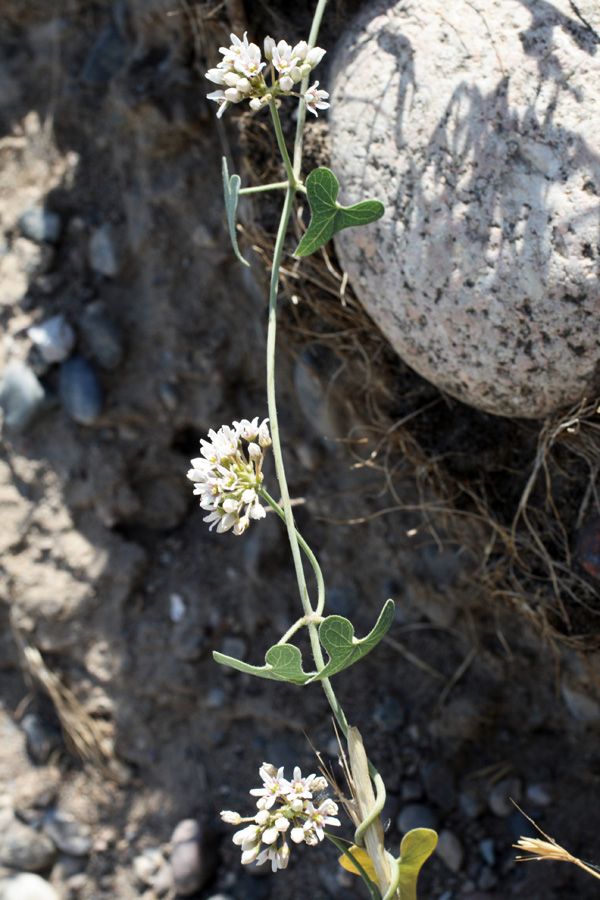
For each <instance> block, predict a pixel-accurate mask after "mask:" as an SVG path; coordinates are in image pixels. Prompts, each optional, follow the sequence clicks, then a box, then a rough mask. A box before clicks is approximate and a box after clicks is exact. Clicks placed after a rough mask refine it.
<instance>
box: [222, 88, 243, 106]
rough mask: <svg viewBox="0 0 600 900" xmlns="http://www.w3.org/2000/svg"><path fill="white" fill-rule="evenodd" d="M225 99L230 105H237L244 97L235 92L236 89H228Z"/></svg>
mask: <svg viewBox="0 0 600 900" xmlns="http://www.w3.org/2000/svg"><path fill="white" fill-rule="evenodd" d="M225 99H226V100H229V102H230V103H239V102H240V100H243V99H244V95H243V94H241V93H240V92H239V91H238V90H236V88H234V87H230V88H227V90H226V91H225Z"/></svg>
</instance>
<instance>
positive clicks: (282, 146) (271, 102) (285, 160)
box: [269, 97, 298, 189]
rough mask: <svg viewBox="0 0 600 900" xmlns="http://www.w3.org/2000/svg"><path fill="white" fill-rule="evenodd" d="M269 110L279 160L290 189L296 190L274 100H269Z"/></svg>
mask: <svg viewBox="0 0 600 900" xmlns="http://www.w3.org/2000/svg"><path fill="white" fill-rule="evenodd" d="M269 109H270V111H271V118H272V119H273V125H274V126H275V135H276V137H277V146H278V147H279V152H280V153H281V158H282V159H283V164H284V166H285V171H286V172H287V177H288V181H289V183H290V187H292V188H294V189H295V188H296V186H297V181H298V179H297V178H296V174H295V172H294V169H293V166H292V161H291V159H290V155H289V153H288V150H287V147H286V146H285V138H284V137H283V131H282V128H281V119H280V118H279V113H278V112H277V104H276V103H275V100H273V98H272V97H271V99H270V100H269Z"/></svg>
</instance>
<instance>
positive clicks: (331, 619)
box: [309, 600, 394, 681]
mask: <svg viewBox="0 0 600 900" xmlns="http://www.w3.org/2000/svg"><path fill="white" fill-rule="evenodd" d="M393 619H394V601H393V600H387V601H386V604H385V606H384V607H383V609H382V610H381V613H380V614H379V618H378V619H377V622H376V623H375V627H374V628H373V630H372V631H370V632H369V634H368V635H367V636H366V637H364V638H361V639H359V638H355V637H354V626H353V625H352V622H349V621H348V619H344V617H343V616H327V618H326V619H324V620H323V622H321V626H320V628H319V639H320V641H321V643H322V645H323V646H324V647H325V649H326V650H327V655H328V656H329V662H328V663H327V665H326V666H325V668H324V669H322V670H321V671H320V672H317V673H316V674H315V675H313V676H312V677H311V678H310V679H309V680H310V681H320V680H321V678H330V677H331V676H332V675H335V674H337V672H341V671H342V669H347V668H348V666H351V665H352V664H353V663H355V662H357V661H358V660H359V659H362V658H363V656H366V655H367V653H369V651H370V650H372V649H373V647H374V646H375V645H376V644H378V643H379V641H380V640H381V639H382V637H383V636H384V634H385V633H386V631H388V629H389V627H390V625H391V624H392V621H393Z"/></svg>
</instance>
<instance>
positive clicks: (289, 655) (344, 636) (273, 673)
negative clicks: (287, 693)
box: [213, 600, 394, 684]
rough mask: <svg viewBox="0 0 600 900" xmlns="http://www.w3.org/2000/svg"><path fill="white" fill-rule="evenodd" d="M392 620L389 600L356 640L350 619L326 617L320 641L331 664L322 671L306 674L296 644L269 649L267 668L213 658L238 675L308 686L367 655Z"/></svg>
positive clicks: (218, 656)
mask: <svg viewBox="0 0 600 900" xmlns="http://www.w3.org/2000/svg"><path fill="white" fill-rule="evenodd" d="M393 618H394V601H393V600H388V601H387V602H386V604H385V606H384V607H383V609H382V610H381V613H380V615H379V618H378V619H377V622H376V623H375V627H374V628H373V630H372V631H370V632H369V634H368V635H367V636H366V637H364V638H362V639H359V638H355V637H354V626H353V625H352V623H351V622H349V621H348V619H344V618H343V616H327V618H326V619H323V621H322V622H321V626H320V628H319V638H320V641H321V643H322V645H323V647H324V648H325V650H326V651H327V655H328V656H329V662H328V663H327V665H326V666H325V668H324V669H322V670H321V671H320V672H314V671H313V672H305V671H304V669H303V668H302V654H301V653H300V650H299V649H298V648H297V647H296V646H295V645H294V644H275V645H274V646H273V647H269V649H268V650H267V653H266V656H265V665H264V666H252V665H250V663H246V662H243V660H241V659H236V658H235V657H233V656H226V655H225V654H224V653H218V652H216V651H215V652H214V653H213V658H214V659H215V660H216V662H218V663H221V664H222V665H224V666H229V667H230V668H232V669H237V670H238V672H246V674H247V675H256V677H257V678H270V679H271V680H272V681H291V682H293V683H294V684H308V683H309V682H310V681H320V680H321V678H329V677H330V676H331V675H335V674H336V673H337V672H341V671H342V669H347V668H348V666H351V665H352V663H355V662H357V661H358V660H359V659H362V658H363V656H366V654H367V653H368V652H369V651H370V650H372V649H373V647H374V646H375V645H376V644H378V643H379V641H380V640H381V638H382V637H383V636H384V634H385V633H386V631H387V630H388V629H389V627H390V625H391V624H392V620H393Z"/></svg>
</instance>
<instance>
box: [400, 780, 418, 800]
mask: <svg viewBox="0 0 600 900" xmlns="http://www.w3.org/2000/svg"><path fill="white" fill-rule="evenodd" d="M422 799H423V785H422V784H421V782H420V781H419V779H418V778H407V779H405V780H404V781H403V782H402V800H403V801H404V803H414V802H415V801H416V800H422Z"/></svg>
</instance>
